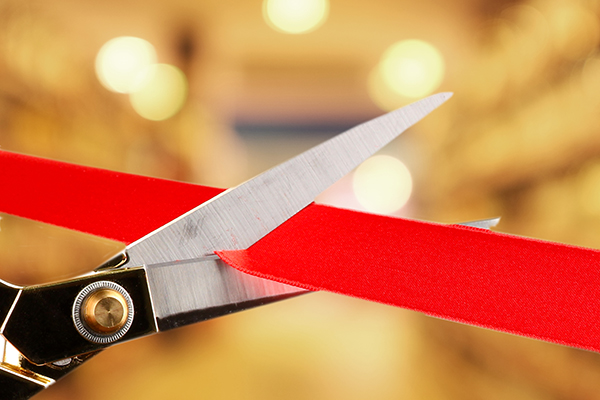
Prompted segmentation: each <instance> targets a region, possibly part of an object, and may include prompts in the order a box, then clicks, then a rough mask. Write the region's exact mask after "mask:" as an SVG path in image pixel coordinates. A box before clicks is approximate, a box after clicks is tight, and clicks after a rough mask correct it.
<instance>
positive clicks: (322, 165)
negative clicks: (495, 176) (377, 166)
mask: <svg viewBox="0 0 600 400" xmlns="http://www.w3.org/2000/svg"><path fill="white" fill-rule="evenodd" d="M451 95H452V94H451V93H439V94H436V95H433V96H430V97H427V98H425V99H423V100H420V101H417V102H415V103H412V104H410V105H408V106H406V107H403V108H401V109H399V110H396V111H393V112H390V113H388V114H385V115H383V116H381V117H379V118H375V119H373V120H371V121H369V122H366V123H364V124H361V125H358V126H356V127H354V128H352V129H350V130H348V131H346V132H344V133H342V134H340V135H337V136H335V137H334V138H332V139H330V140H328V141H326V142H324V143H322V144H320V145H318V146H316V147H313V148H312V149H310V150H308V151H306V152H304V153H302V154H300V155H298V156H296V157H294V158H292V159H290V160H288V161H287V162H285V163H283V164H280V165H278V166H277V167H274V168H272V169H270V170H268V171H266V172H264V173H262V174H260V175H258V176H256V177H255V178H253V179H251V180H249V181H247V182H245V183H243V184H241V185H239V186H237V187H235V188H232V189H230V190H227V191H226V192H224V193H222V194H221V195H219V196H217V197H215V198H213V199H211V200H210V201H208V202H206V203H204V204H202V205H200V206H198V207H197V208H195V209H193V210H191V211H190V212H188V213H186V214H184V215H182V216H181V217H179V218H177V219H175V220H173V221H172V222H170V223H169V224H167V225H165V226H163V227H161V228H159V229H157V230H156V231H154V232H152V233H150V234H149V235H147V236H145V237H143V238H142V239H140V240H138V241H136V242H134V243H132V244H130V245H129V246H128V247H127V250H126V251H127V254H128V255H129V258H130V265H131V264H135V265H147V266H150V265H152V264H157V263H164V262H171V261H174V260H186V259H195V258H199V257H203V256H207V255H212V254H213V253H214V251H216V250H224V249H228V250H235V249H245V248H247V247H249V246H251V245H252V244H253V243H255V242H256V241H258V240H259V239H260V238H262V237H263V236H265V235H266V234H267V233H269V232H271V231H272V230H273V229H275V228H276V227H278V226H279V225H280V224H282V223H283V222H284V221H286V220H288V219H289V218H290V217H292V216H293V215H294V214H296V213H297V212H298V211H300V210H301V209H303V208H304V207H306V206H307V205H308V204H310V203H311V202H312V201H313V200H314V198H315V197H316V196H317V195H318V194H319V193H321V192H322V191H324V190H325V189H327V188H328V187H329V186H331V185H332V184H333V183H335V182H336V181H338V180H339V179H341V178H342V177H343V176H344V175H346V174H348V173H349V172H350V171H352V170H353V169H354V168H356V167H357V166H358V165H359V164H360V163H362V162H363V161H365V160H366V159H367V158H368V157H370V156H371V155H373V154H374V153H375V152H377V151H378V150H379V149H381V148H382V147H383V146H385V145H386V144H388V143H389V142H390V141H392V140H393V139H394V138H396V137H397V136H398V135H400V134H401V133H402V132H403V131H405V130H406V129H407V128H409V127H410V126H412V125H413V124H415V123H416V122H418V121H419V120H421V119H422V118H423V117H424V116H426V115H427V114H429V113H430V112H431V111H433V110H434V109H435V108H437V107H438V106H439V105H441V104H442V103H444V102H445V101H446V100H447V99H448V98H450V96H451ZM173 201H177V199H173Z"/></svg>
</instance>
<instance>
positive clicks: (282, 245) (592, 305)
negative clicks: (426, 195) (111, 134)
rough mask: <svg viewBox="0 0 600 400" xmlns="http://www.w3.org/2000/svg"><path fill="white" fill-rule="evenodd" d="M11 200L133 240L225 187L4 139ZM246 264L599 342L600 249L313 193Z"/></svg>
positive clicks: (486, 323)
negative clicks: (368, 207)
mask: <svg viewBox="0 0 600 400" xmlns="http://www.w3.org/2000/svg"><path fill="white" fill-rule="evenodd" d="M0 187H2V188H3V192H2V195H1V196H0V210H1V211H3V212H7V213H11V214H14V215H19V216H22V217H26V218H31V219H36V220H38V221H43V222H46V223H51V224H55V225H60V226H63V227H67V228H71V229H76V230H80V231H83V232H87V233H91V234H95V235H99V236H104V237H108V238H112V239H116V240H120V241H123V242H126V243H129V242H132V241H134V240H136V239H138V238H140V237H141V236H143V235H145V234H147V233H150V232H151V231H152V230H154V229H156V228H158V227H159V226H161V225H163V224H164V223H166V222H168V221H169V220H171V219H172V218H174V217H176V216H178V215H180V214H182V213H183V212H185V211H188V210H189V209H191V208H193V207H195V206H196V205H198V204H200V203H202V202H204V201H206V200H207V199H209V198H211V197H213V196H214V195H216V194H218V193H220V192H221V191H222V190H221V189H214V188H208V187H204V186H197V185H190V184H184V183H179V182H173V181H165V180H161V179H154V178H147V177H140V176H136V175H129V174H122V173H116V172H110V171H104V170H99V169H95V168H89V167H81V166H75V165H70V164H65V163H60V162H56V161H50V160H42V159H38V158H34V157H28V156H23V155H18V154H14V153H8V152H1V151H0ZM217 254H218V255H219V256H220V257H221V258H222V259H223V260H224V261H225V262H227V263H228V264H229V265H231V266H233V267H234V268H237V269H239V270H241V271H244V272H246V273H249V274H252V275H256V276H261V277H264V278H268V279H272V280H276V281H279V282H285V283H290V284H292V285H296V286H300V287H304V288H307V289H310V290H328V291H332V292H336V293H342V294H345V295H350V296H355V297H360V298H364V299H368V300H373V301H378V302H382V303H386V304H391V305H395V306H401V307H405V308H409V309H413V310H417V311H422V312H425V313H427V314H430V315H434V316H437V317H441V318H446V319H450V320H454V321H460V322H464V323H469V324H474V325H478V326H483V327H487V328H493V329H497V330H501V331H506V332H511V333H516V334H520V335H525V336H529V337H533V338H538V339H543V340H548V341H551V342H555V343H561V344H566V345H570V346H576V347H581V348H585V349H590V350H595V351H600V324H598V319H599V317H600V292H599V290H598V289H599V288H600V274H599V273H598V266H599V265H600V252H598V251H595V250H590V249H583V248H579V247H574V246H567V245H561V244H555V243H549V242H543V241H539V240H532V239H525V238H520V237H515V236H509V235H505V234H500V233H494V232H491V231H487V230H482V229H477V228H468V227H462V226H455V225H439V224H431V223H425V222H419V221H410V220H404V219H400V218H391V217H385V216H377V215H371V214H365V213H359V212H354V211H348V210H341V209H337V208H333V207H326V206H319V205H314V204H313V205H310V206H308V207H307V208H305V209H304V210H302V211H301V212H299V213H298V214H297V215H296V216H294V217H293V218H291V219H290V220H288V221H287V222H285V223H284V224H283V225H282V226H280V227H279V228H277V229H275V230H274V231H273V232H272V233H270V234H269V235H267V236H266V237H265V238H263V239H261V240H260V241H259V242H257V243H256V244H255V245H254V246H252V247H250V248H249V249H247V250H242V251H220V252H218V253H217Z"/></svg>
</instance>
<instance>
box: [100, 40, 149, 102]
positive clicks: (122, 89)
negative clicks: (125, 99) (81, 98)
mask: <svg viewBox="0 0 600 400" xmlns="http://www.w3.org/2000/svg"><path fill="white" fill-rule="evenodd" d="M154 63H156V50H154V46H152V44H150V43H149V42H147V41H146V40H144V39H140V38H136V37H131V36H122V37H117V38H114V39H111V40H109V41H108V42H106V43H105V44H104V46H102V48H101V49H100V51H99V52H98V55H97V56H96V75H97V76H98V79H99V80H100V83H102V85H103V86H104V87H106V88H107V89H108V90H111V91H113V92H119V93H131V92H132V91H135V90H136V89H137V87H136V85H138V86H139V85H140V84H142V83H143V82H142V81H140V79H139V74H140V72H141V71H143V70H145V69H146V68H148V67H149V66H150V65H153V64H154Z"/></svg>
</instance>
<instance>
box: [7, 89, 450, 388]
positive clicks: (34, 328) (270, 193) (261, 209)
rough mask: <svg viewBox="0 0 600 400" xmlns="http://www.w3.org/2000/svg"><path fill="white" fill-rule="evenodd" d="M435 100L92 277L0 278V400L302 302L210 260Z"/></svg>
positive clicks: (217, 206) (296, 166) (293, 163)
mask: <svg viewBox="0 0 600 400" xmlns="http://www.w3.org/2000/svg"><path fill="white" fill-rule="evenodd" d="M450 96H451V94H449V93H440V94H437V95H433V96H430V97H428V98H425V99H422V100H420V101H417V102H415V103H413V104H410V105H408V106H405V107H403V108H401V109H399V110H396V111H394V112H391V113H389V114H386V115H383V116H381V117H379V118H376V119H374V120H371V121H369V122H366V123H364V124H361V125H359V126H356V127H354V128H352V129H350V130H348V131H346V132H344V133H342V134H340V135H338V136H336V137H334V138H332V139H330V140H328V141H326V142H324V143H322V144H320V145H318V146H316V147H314V148H312V149H310V150H308V151H306V152H304V153H302V154H300V155H298V156H296V157H294V158H292V159H290V160H288V161H287V162H284V163H283V164H281V165H279V166H277V167H275V168H273V169H271V170H268V171H266V172H264V173H262V174H260V175H258V176H256V177H255V178H253V179H251V180H249V181H247V182H245V183H243V184H241V185H239V186H237V187H235V188H232V189H229V190H227V191H225V192H223V193H221V194H220V195H218V196H216V197H214V198H213V199H211V200H209V201H207V202H205V203H203V204H200V205H199V206H197V207H196V208H194V209H193V210H191V211H189V212H187V213H185V214H183V215H180V216H178V217H177V218H175V219H173V220H172V221H170V222H168V223H167V224H165V225H163V226H162V227H160V228H159V229H156V230H155V231H153V232H151V233H150V234H148V235H146V236H144V237H142V238H140V239H139V240H136V241H134V242H133V243H131V244H129V245H128V246H127V247H126V249H125V250H124V251H123V252H121V253H119V254H118V255H116V256H115V257H113V258H111V259H110V260H109V261H107V262H106V263H104V264H103V265H101V266H100V267H98V268H96V269H95V270H94V271H93V272H91V273H89V274H86V275H83V276H80V277H77V278H74V279H69V280H65V281H60V282H55V283H51V284H45V285H35V286H25V287H20V286H15V285H11V284H9V283H6V282H2V281H0V332H1V333H2V335H3V336H4V338H6V346H10V347H11V348H14V349H15V350H16V352H18V357H17V359H16V360H13V361H12V362H8V361H6V360H4V362H2V363H0V399H26V398H29V397H31V396H33V395H35V394H36V393H39V392H40V391H42V390H43V389H45V388H47V387H49V386H50V385H52V383H54V382H55V381H56V380H58V379H60V378H62V377H63V376H65V375H66V374H68V373H70V372H71V371H73V370H74V369H75V368H77V367H79V366H80V365H81V364H83V363H84V362H86V361H88V360H89V359H91V358H92V357H93V356H94V355H96V354H98V352H100V351H101V350H103V349H105V348H107V347H109V346H112V345H115V344H118V343H121V342H124V341H128V340H132V339H137V338H140V337H143V336H147V335H151V334H155V333H158V332H162V331H166V330H169V329H173V328H177V327H180V326H184V325H187V324H191V323H195V322H199V321H204V320H208V319H211V318H215V317H219V316H222V315H226V314H229V313H232V312H237V311H241V310H245V309H249V308H253V307H257V306H260V305H264V304H268V303H272V302H275V301H279V300H283V299H286V298H290V297H294V296H297V295H300V294H304V293H307V290H306V289H302V288H299V287H295V286H291V285H287V284H284V283H278V282H274V281H272V280H268V279H263V278H260V277H256V276H251V275H248V274H245V273H242V272H240V271H238V270H236V269H234V268H232V267H230V266H228V265H227V264H225V263H224V262H223V261H222V260H221V259H220V258H219V257H217V256H216V255H215V251H219V250H225V249H228V250H236V249H246V248H248V247H250V246H252V245H253V244H255V243H257V242H258V241H260V240H261V239H262V238H264V237H265V236H266V235H267V234H269V233H270V232H272V231H274V230H275V229H277V227H279V226H280V225H281V224H282V223H284V222H285V221H287V220H289V219H291V218H293V217H294V215H296V214H297V213H298V212H299V211H300V210H302V209H303V208H305V207H306V206H307V205H309V204H310V203H311V202H313V200H314V198H315V197H316V196H317V195H318V194H320V193H321V192H322V191H324V190H325V189H327V188H328V187H329V186H331V185H332V184H333V183H335V182H336V181H337V180H339V179H341V178H342V177H343V176H345V175H346V174H348V173H349V172H350V171H352V170H353V169H354V168H355V167H357V166H358V165H359V164H360V163H361V162H363V161H364V160H366V159H367V158H368V157H370V156H371V155H373V154H374V153H375V152H377V151H378V150H380V149H381V148H382V147H383V146H385V145H386V144H387V143H389V142H390V141H391V140H393V139H394V138H396V137H397V136H398V135H399V134H400V133H402V132H403V131H405V130H406V129H408V128H409V127H410V126H412V125H413V124H415V123H416V122H418V121H419V120H420V119H422V118H423V117H424V116H426V115H427V114H428V113H430V112H431V111H433V110H434V109H435V108H437V107H438V106H439V105H441V104H442V103H444V102H445V101H446V100H447V99H448V98H449V97H450Z"/></svg>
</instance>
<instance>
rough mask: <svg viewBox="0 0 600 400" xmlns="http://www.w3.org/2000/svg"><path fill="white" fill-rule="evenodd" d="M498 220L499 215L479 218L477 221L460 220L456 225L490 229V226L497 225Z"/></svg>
mask: <svg viewBox="0 0 600 400" xmlns="http://www.w3.org/2000/svg"><path fill="white" fill-rule="evenodd" d="M498 222H500V217H497V218H488V219H480V220H477V221H469V222H461V223H459V224H458V225H463V226H472V227H473V228H481V229H491V228H493V227H495V226H496V225H498Z"/></svg>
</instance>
